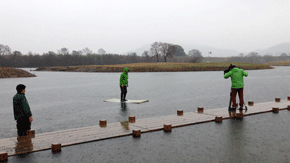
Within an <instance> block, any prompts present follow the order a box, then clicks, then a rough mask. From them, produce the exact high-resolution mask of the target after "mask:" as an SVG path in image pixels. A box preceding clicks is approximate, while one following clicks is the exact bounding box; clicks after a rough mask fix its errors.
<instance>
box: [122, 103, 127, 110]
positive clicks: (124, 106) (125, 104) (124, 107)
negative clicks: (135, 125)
mask: <svg viewBox="0 0 290 163" xmlns="http://www.w3.org/2000/svg"><path fill="white" fill-rule="evenodd" d="M121 110H122V111H126V110H127V103H126V102H121Z"/></svg>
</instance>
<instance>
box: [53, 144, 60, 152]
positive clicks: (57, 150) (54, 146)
mask: <svg viewBox="0 0 290 163" xmlns="http://www.w3.org/2000/svg"><path fill="white" fill-rule="evenodd" d="M51 151H52V152H60V151H61V144H60V143H53V144H51Z"/></svg>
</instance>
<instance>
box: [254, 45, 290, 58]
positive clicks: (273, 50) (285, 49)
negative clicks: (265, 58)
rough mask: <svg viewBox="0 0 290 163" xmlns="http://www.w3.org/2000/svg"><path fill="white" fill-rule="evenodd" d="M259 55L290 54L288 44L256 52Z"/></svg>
mask: <svg viewBox="0 0 290 163" xmlns="http://www.w3.org/2000/svg"><path fill="white" fill-rule="evenodd" d="M257 52H258V53H259V54H260V55H265V54H268V53H269V54H271V55H276V54H277V53H278V55H280V54H281V53H286V54H289V53H290V42H285V43H281V44H278V45H275V46H272V47H270V48H268V49H262V50H257Z"/></svg>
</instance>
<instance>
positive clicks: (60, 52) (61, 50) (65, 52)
mask: <svg viewBox="0 0 290 163" xmlns="http://www.w3.org/2000/svg"><path fill="white" fill-rule="evenodd" d="M57 52H58V54H62V55H66V54H69V51H68V49H67V48H61V49H60V50H58V51H57Z"/></svg>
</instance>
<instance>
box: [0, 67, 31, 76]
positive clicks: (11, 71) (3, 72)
mask: <svg viewBox="0 0 290 163" xmlns="http://www.w3.org/2000/svg"><path fill="white" fill-rule="evenodd" d="M17 77H35V75H34V74H31V73H29V72H27V71H25V70H20V69H15V68H9V67H0V78H17Z"/></svg>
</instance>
